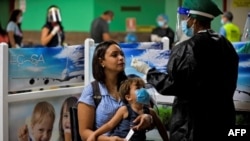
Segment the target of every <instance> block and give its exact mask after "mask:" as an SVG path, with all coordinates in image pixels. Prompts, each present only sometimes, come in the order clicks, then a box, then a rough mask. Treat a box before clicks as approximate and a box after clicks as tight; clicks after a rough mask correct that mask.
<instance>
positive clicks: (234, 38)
mask: <svg viewBox="0 0 250 141" xmlns="http://www.w3.org/2000/svg"><path fill="white" fill-rule="evenodd" d="M232 22H233V14H232V12H230V11H228V12H224V13H223V15H222V16H221V24H222V25H223V26H222V27H221V28H220V34H221V35H223V36H224V37H226V38H227V39H228V40H229V41H230V42H239V41H240V29H239V27H238V26H237V25H235V24H234V23H232Z"/></svg>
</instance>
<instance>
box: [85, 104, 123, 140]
mask: <svg viewBox="0 0 250 141" xmlns="http://www.w3.org/2000/svg"><path fill="white" fill-rule="evenodd" d="M127 116H128V110H127V107H126V106H122V107H121V108H119V109H118V110H117V112H116V113H115V115H114V116H113V118H112V119H111V120H110V121H109V122H107V123H106V124H104V125H102V126H101V127H100V128H98V129H97V130H96V131H95V132H94V133H93V134H91V136H90V137H89V138H88V140H87V141H93V140H95V139H96V138H97V137H98V136H100V135H102V134H104V133H106V132H108V131H111V130H112V129H114V128H115V127H116V126H117V125H118V124H119V123H120V121H121V120H123V119H124V118H126V117H127Z"/></svg>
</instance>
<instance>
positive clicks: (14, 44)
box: [8, 31, 16, 48]
mask: <svg viewBox="0 0 250 141" xmlns="http://www.w3.org/2000/svg"><path fill="white" fill-rule="evenodd" d="M8 37H9V39H10V45H11V47H12V48H16V42H15V39H14V32H13V31H8Z"/></svg>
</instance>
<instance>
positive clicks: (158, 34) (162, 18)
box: [150, 14, 175, 49]
mask: <svg viewBox="0 0 250 141" xmlns="http://www.w3.org/2000/svg"><path fill="white" fill-rule="evenodd" d="M156 21H157V27H156V28H154V29H153V30H152V32H151V36H150V41H151V42H160V41H161V38H162V37H168V38H169V48H170V49H171V48H172V45H173V43H174V36H175V33H174V31H173V30H172V29H171V28H170V27H169V26H168V17H167V15H165V14H160V15H158V17H157V19H156Z"/></svg>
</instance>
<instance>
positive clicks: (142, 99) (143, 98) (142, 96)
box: [135, 88, 150, 105]
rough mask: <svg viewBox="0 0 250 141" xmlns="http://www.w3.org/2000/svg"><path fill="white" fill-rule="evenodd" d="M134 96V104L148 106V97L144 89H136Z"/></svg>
mask: <svg viewBox="0 0 250 141" xmlns="http://www.w3.org/2000/svg"><path fill="white" fill-rule="evenodd" d="M135 94H136V102H138V103H140V104H145V105H148V104H149V101H150V96H149V93H148V92H147V90H146V89H145V88H140V89H137V90H136V91H135Z"/></svg>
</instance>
